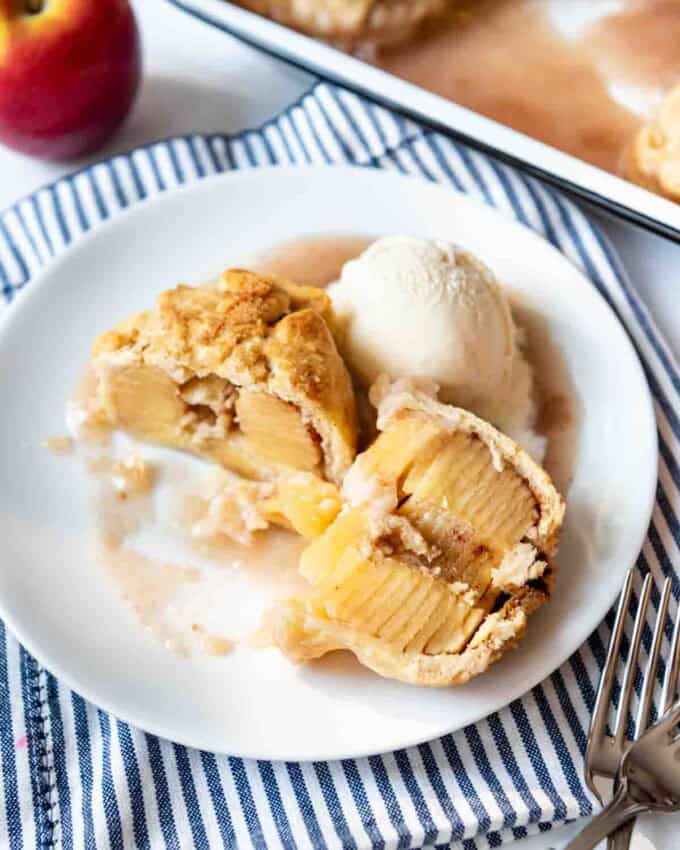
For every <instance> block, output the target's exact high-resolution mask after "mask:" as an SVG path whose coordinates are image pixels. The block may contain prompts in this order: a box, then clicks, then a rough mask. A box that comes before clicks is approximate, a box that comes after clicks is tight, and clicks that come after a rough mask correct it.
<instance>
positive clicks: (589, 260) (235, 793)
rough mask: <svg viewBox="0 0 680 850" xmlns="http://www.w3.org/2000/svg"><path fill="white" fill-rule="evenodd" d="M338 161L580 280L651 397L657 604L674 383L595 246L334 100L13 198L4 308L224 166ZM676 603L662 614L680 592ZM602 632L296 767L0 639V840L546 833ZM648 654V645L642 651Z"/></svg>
mask: <svg viewBox="0 0 680 850" xmlns="http://www.w3.org/2000/svg"><path fill="white" fill-rule="evenodd" d="M348 162H349V163H353V164H358V165H364V166H367V167H372V168H385V169H392V170H396V171H400V172H403V173H405V174H410V175H418V176H420V177H422V178H423V179H425V180H430V181H436V182H439V183H443V184H445V185H448V186H452V187H454V188H455V189H457V190H459V191H463V192H467V193H469V194H471V195H473V196H475V197H476V198H478V199H481V200H482V201H484V202H485V203H488V204H491V205H492V206H495V207H497V208H498V209H499V210H500V211H501V213H502V214H503V215H506V216H510V217H512V218H516V219H518V220H520V221H521V222H523V223H524V224H526V225H528V226H529V227H531V228H533V229H534V230H536V231H538V232H539V233H540V234H542V235H543V236H545V238H546V239H548V240H549V241H550V242H552V243H553V244H554V245H555V246H557V248H558V249H559V250H560V251H562V252H563V253H564V254H565V255H566V256H567V257H568V258H569V259H570V260H571V261H572V262H574V263H575V264H577V265H578V266H580V267H581V268H582V269H583V270H584V271H585V273H586V274H587V276H588V277H589V278H590V279H591V280H592V282H593V285H594V286H596V287H597V288H598V289H599V291H600V292H601V293H602V294H603V295H604V297H605V298H606V299H607V300H608V302H609V304H610V305H611V306H612V308H613V309H614V310H615V312H616V313H617V314H618V316H619V317H620V319H621V321H622V322H623V324H624V325H625V327H626V328H627V330H628V332H629V334H630V336H631V337H632V339H633V341H634V343H635V345H636V346H637V349H638V352H639V354H640V356H641V358H642V360H643V363H644V365H645V368H646V372H647V377H648V379H649V382H650V385H651V387H652V390H653V393H654V396H655V401H656V412H657V417H658V427H659V432H660V439H661V460H660V483H659V490H658V502H657V505H656V508H655V511H654V517H653V522H652V526H651V528H650V532H649V537H648V539H647V541H646V542H645V545H644V549H643V552H642V554H641V555H640V559H639V573H640V576H642V575H643V574H645V573H647V572H649V571H650V570H651V572H652V573H653V575H654V578H655V585H654V590H653V594H652V598H653V602H654V606H656V605H658V602H659V593H658V588H659V585H660V583H661V581H662V577H663V576H664V575H675V574H674V570H673V566H672V561H673V560H674V559H675V558H676V557H677V550H678V546H680V527H679V525H678V513H679V511H680V502H679V500H678V491H679V489H680V466H679V461H680V442H679V440H680V419H679V417H680V399H679V396H678V394H679V392H680V374H679V371H678V367H677V365H676V364H675V363H674V361H673V359H672V356H671V355H670V353H669V350H668V348H667V347H666V345H665V343H664V341H663V339H661V337H660V335H659V333H658V331H657V330H656V328H655V327H654V324H653V322H652V321H651V319H650V317H649V314H648V313H647V311H646V309H645V307H644V306H643V305H642V304H641V303H640V301H639V299H638V297H637V295H636V293H635V292H634V291H633V290H632V289H631V287H630V285H629V284H628V283H627V282H626V280H625V278H624V276H623V274H622V272H621V270H620V268H618V266H617V263H616V258H615V257H614V256H613V255H612V253H611V250H610V248H609V246H608V245H607V243H606V242H605V241H604V239H603V238H602V236H601V234H600V233H599V232H598V230H597V229H596V227H594V226H593V225H592V223H591V222H589V221H588V220H587V219H586V218H585V217H584V215H583V214H582V213H581V212H580V211H579V210H578V209H577V208H576V207H575V206H574V205H573V204H572V203H571V202H570V201H568V200H566V199H565V198H563V197H561V196H560V195H558V194H556V193H552V192H549V191H548V190H546V189H545V188H544V187H543V186H541V185H540V184H539V183H537V182H535V181H534V180H530V179H527V178H526V177H524V176H523V175H522V174H520V173H518V172H516V171H514V170H512V169H511V168H508V167H506V166H503V165H499V164H498V163H496V162H494V161H493V160H491V159H488V158H486V157H484V156H481V155H480V154H478V153H475V152H474V151H471V150H469V149H468V148H466V147H464V146H463V145H461V144H458V143H456V142H454V141H452V140H451V139H449V138H446V137H444V136H442V135H439V134H437V133H434V132H431V131H429V130H427V129H423V128H422V127H420V126H418V125H417V124H415V123H412V122H410V121H406V120H404V119H402V118H401V117H399V116H398V115H394V114H391V113H390V112H389V111H387V110H385V109H382V108H379V107H377V106H375V105H374V104H372V103H369V102H367V101H364V100H362V99H360V98H358V97H356V96H355V95H352V94H350V93H348V92H347V91H344V90H342V89H340V88H337V87H334V86H332V85H329V84H325V83H324V84H317V85H316V86H315V87H314V88H313V89H312V90H311V91H310V92H309V93H308V94H306V95H305V96H304V97H303V98H302V99H301V100H300V101H299V102H297V103H296V104H294V105H293V106H292V107H290V108H289V109H287V110H286V111H285V112H284V113H283V114H282V115H280V116H279V117H278V118H276V119H274V120H272V121H270V122H268V123H266V124H265V125H263V126H262V127H260V128H259V129H257V130H253V131H249V132H245V133H243V134H241V135H238V136H235V137H227V136H223V135H211V136H198V135H194V136H185V137H181V138H174V139H169V140H166V141H162V142H158V143H154V144H151V145H148V146H145V147H141V148H138V149H136V150H134V151H132V152H130V153H128V154H122V155H119V156H117V157H115V158H114V159H112V160H110V161H108V162H102V163H100V164H98V165H95V166H92V167H89V168H86V169H84V170H82V171H80V172H78V173H76V174H73V175H71V176H69V177H65V178H63V179H61V180H59V181H58V182H56V183H54V184H52V185H49V186H45V187H44V188H42V189H40V190H39V191H37V192H36V193H35V194H33V195H31V196H29V197H27V198H24V199H23V200H21V201H18V202H17V203H16V204H14V205H13V206H12V207H10V208H9V209H7V210H6V211H5V212H4V213H3V214H2V215H1V216H0V286H1V287H2V294H3V295H4V301H5V302H6V304H3V305H2V307H0V311H4V310H5V309H9V310H11V306H9V307H8V306H7V305H11V301H12V298H13V296H14V294H15V293H16V292H17V290H19V289H21V288H22V287H24V286H26V285H27V284H28V283H29V281H30V280H31V278H32V277H33V275H35V274H36V272H38V271H39V270H40V269H41V268H42V267H43V266H44V265H45V264H46V263H48V262H49V261H50V259H51V258H52V257H53V256H55V255H56V254H58V253H60V252H61V251H62V250H64V249H65V248H66V246H67V245H69V244H71V243H73V242H74V241H76V240H77V239H79V238H80V237H81V236H82V234H83V233H84V232H85V231H87V230H89V229H90V228H95V227H98V226H99V225H100V224H101V222H103V221H104V220H106V219H109V218H112V217H114V216H117V215H119V214H120V213H121V212H122V211H123V210H124V209H125V208H127V207H129V206H132V205H134V204H136V203H138V202H139V201H140V200H141V199H143V198H146V197H150V196H152V195H155V194H157V193H159V192H163V191H165V190H167V189H170V188H172V187H174V186H177V185H178V184H181V183H189V182H192V181H195V180H203V179H207V180H209V179H210V176H211V175H212V174H215V173H221V172H224V171H229V170H232V169H237V168H256V167H257V166H258V165H263V164H266V165H270V164H278V163H282V164H287V163H348ZM636 589H639V581H638V582H637V583H636ZM673 590H674V596H675V599H676V600H677V598H678V594H679V593H680V585H679V584H678V582H677V580H676V581H675V584H674V587H673ZM635 602H637V600H635ZM672 604H675V603H672ZM654 606H653V607H654ZM610 626H611V623H610V622H609V621H607V623H605V624H603V625H602V627H601V628H600V629H599V630H598V631H597V632H596V633H595V634H594V635H593V636H592V637H591V639H590V640H589V641H588V643H587V644H586V645H585V646H584V647H583V648H582V649H581V650H580V651H579V652H578V653H577V654H576V655H574V656H573V657H572V658H571V659H570V660H569V661H568V662H567V663H566V664H565V665H564V666H563V667H562V668H560V669H559V670H557V671H556V672H555V673H554V674H553V675H552V676H551V677H550V678H549V679H547V680H546V681H545V682H543V683H542V684H541V685H539V686H538V687H537V688H535V689H534V690H533V691H532V692H531V693H529V694H527V695H526V696H525V697H524V698H522V699H520V700H517V701H516V702H514V703H513V704H512V705H510V706H508V707H507V708H505V709H504V710H502V711H501V712H499V713H498V714H494V715H493V716H491V717H488V718H487V719H486V720H484V721H482V722H480V723H478V724H476V725H474V726H470V727H468V728H467V729H464V730H462V731H460V732H457V733H455V734H453V735H448V736H446V737H444V738H442V739H441V740H437V741H432V742H430V743H428V744H423V745H421V746H418V747H413V748H412V749H408V750H404V751H401V752H396V753H391V754H389V755H384V756H374V757H372V758H366V759H358V760H346V761H342V762H335V763H314V764H297V763H270V762H264V761H259V762H255V761H248V760H243V759H239V758H229V757H226V756H217V755H214V754H212V753H207V752H198V751H194V750H190V749H187V748H185V747H182V746H177V745H174V744H172V743H169V742H168V741H164V740H159V739H158V738H156V737H154V736H152V735H147V734H145V733H144V732H141V731H139V730H137V729H133V728H131V727H130V726H128V725H127V724H125V723H122V722H120V721H118V720H116V719H115V718H114V717H111V716H110V715H108V714H106V713H105V712H103V711H101V710H99V709H97V708H96V707H95V706H93V705H90V704H89V703H87V702H85V701H84V700H83V699H82V698H81V697H80V696H79V695H78V694H77V693H75V692H73V691H70V690H69V689H68V688H67V687H65V686H64V685H62V684H60V683H59V682H58V681H57V680H56V679H55V678H54V677H53V676H52V675H51V674H50V673H49V672H48V671H47V670H45V669H44V668H43V667H42V666H41V665H40V664H39V663H38V662H37V661H36V660H35V659H34V658H32V657H31V656H30V655H29V654H28V653H27V652H26V651H25V650H24V649H23V648H22V647H21V646H19V645H18V643H17V642H16V640H15V639H14V638H13V637H12V635H11V634H9V633H8V632H7V631H6V630H5V628H4V627H2V626H1V624H0V637H1V640H0V689H1V692H2V701H1V702H0V767H1V776H2V789H1V791H0V795H1V797H2V802H1V803H0V845H1V846H2V847H10V848H27V850H28V848H33V847H36V848H38V847H40V848H52V847H63V848H69V849H70V848H72V847H74V848H83V850H93V848H106V847H110V848H113V850H119V848H123V847H125V848H128V847H129V848H133V847H136V848H157V847H159V848H160V847H165V848H168V850H171V848H188V847H196V848H198V850H206V848H216V847H221V846H225V847H229V848H232V847H244V848H248V847H254V848H265V847H266V848H269V847H272V848H274V847H284V848H287V850H288V848H296V847H313V848H340V847H342V848H349V849H350V850H363V848H369V847H372V848H385V850H387V848H409V847H421V846H430V845H435V846H436V845H447V846H448V845H450V844H452V845H453V846H454V847H457V848H458V847H460V848H465V850H481V848H487V847H498V846H500V845H501V844H502V843H504V842H510V841H512V840H513V839H519V838H522V837H524V836H526V835H528V834H531V833H534V832H538V831H548V830H550V829H552V828H554V826H555V825H557V824H560V823H562V822H564V821H566V820H568V819H572V818H575V817H578V816H580V815H587V814H589V813H590V812H591V811H592V809H593V800H592V798H591V797H590V796H589V793H588V791H587V790H586V788H585V786H584V783H583V753H584V751H585V746H586V735H587V729H588V723H589V717H590V711H591V708H592V705H593V700H594V689H595V687H596V685H597V681H598V676H599V671H600V668H601V666H602V664H603V660H604V652H605V647H606V643H607V640H608V637H609V629H610ZM669 638H670V635H667V636H666V639H667V640H668V639H669ZM650 639H651V633H650V631H649V630H647V632H646V633H645V636H644V642H645V648H646V650H648V649H649V643H650ZM660 672H662V671H660ZM555 840H556V841H557V837H556V839H555Z"/></svg>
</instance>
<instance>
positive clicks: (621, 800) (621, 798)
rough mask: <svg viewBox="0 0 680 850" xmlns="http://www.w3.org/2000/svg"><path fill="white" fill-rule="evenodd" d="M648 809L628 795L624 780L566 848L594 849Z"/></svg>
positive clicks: (577, 849) (573, 849)
mask: <svg viewBox="0 0 680 850" xmlns="http://www.w3.org/2000/svg"><path fill="white" fill-rule="evenodd" d="M644 811H647V807H646V806H645V805H644V804H643V803H638V802H637V800H633V799H631V797H629V796H628V788H627V785H626V783H625V782H624V783H623V784H622V785H621V786H620V787H619V789H618V791H617V792H616V794H615V795H614V797H613V798H612V801H611V803H609V805H608V806H606V807H605V808H604V809H602V811H601V812H600V814H599V815H598V816H597V817H595V818H593V820H591V822H590V823H589V824H588V826H587V827H586V828H585V829H584V830H583V832H581V833H580V834H579V835H577V836H576V838H574V839H573V840H572V841H570V842H569V844H567V846H566V847H565V848H564V850H593V848H594V847H596V846H597V845H598V844H599V843H600V841H602V839H603V838H606V837H607V836H608V835H609V834H610V833H612V832H614V831H615V830H616V829H618V828H619V827H620V826H622V825H623V824H624V823H626V822H627V821H629V820H631V819H632V818H634V817H635V816H636V815H639V814H641V813H642V812H644Z"/></svg>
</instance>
